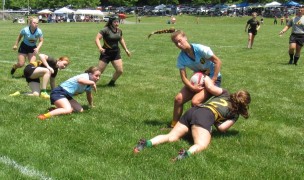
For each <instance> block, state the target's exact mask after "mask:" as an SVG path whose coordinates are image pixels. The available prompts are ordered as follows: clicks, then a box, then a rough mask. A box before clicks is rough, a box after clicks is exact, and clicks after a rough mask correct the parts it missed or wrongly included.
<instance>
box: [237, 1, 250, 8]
mask: <svg viewBox="0 0 304 180" xmlns="http://www.w3.org/2000/svg"><path fill="white" fill-rule="evenodd" d="M247 6H249V3H248V2H242V3H240V4H237V5H236V7H247Z"/></svg>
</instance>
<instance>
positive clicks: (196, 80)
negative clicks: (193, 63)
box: [190, 72, 205, 86]
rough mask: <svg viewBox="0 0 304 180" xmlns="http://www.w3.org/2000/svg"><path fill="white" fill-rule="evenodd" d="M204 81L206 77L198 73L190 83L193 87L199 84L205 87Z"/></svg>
mask: <svg viewBox="0 0 304 180" xmlns="http://www.w3.org/2000/svg"><path fill="white" fill-rule="evenodd" d="M204 80H205V75H204V74H203V73H202V72H196V73H194V74H193V75H192V77H191V78H190V82H191V84H192V85H193V86H194V85H197V84H201V85H202V86H203V84H204Z"/></svg>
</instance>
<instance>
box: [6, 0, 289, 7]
mask: <svg viewBox="0 0 304 180" xmlns="http://www.w3.org/2000/svg"><path fill="white" fill-rule="evenodd" d="M243 1H247V2H248V3H269V2H272V1H273V0H47V1H45V0H1V7H3V3H4V8H5V9H22V8H24V9H27V8H28V7H30V8H31V9H45V8H49V9H54V8H61V7H66V6H70V7H71V8H73V9H80V8H96V7H98V6H109V5H113V6H143V5H159V4H172V5H178V4H191V5H207V4H219V3H220V4H238V3H241V2H243ZM278 2H280V3H285V2H288V0H281V1H280V0H279V1H278Z"/></svg>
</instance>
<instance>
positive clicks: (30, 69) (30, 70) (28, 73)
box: [23, 64, 40, 83]
mask: <svg viewBox="0 0 304 180" xmlns="http://www.w3.org/2000/svg"><path fill="white" fill-rule="evenodd" d="M35 69H36V67H35V66H33V65H31V64H29V65H27V66H25V68H24V70H23V75H24V77H25V79H26V82H28V83H30V82H37V83H40V79H39V78H37V79H31V78H30V77H31V75H32V74H33V72H34V71H35Z"/></svg>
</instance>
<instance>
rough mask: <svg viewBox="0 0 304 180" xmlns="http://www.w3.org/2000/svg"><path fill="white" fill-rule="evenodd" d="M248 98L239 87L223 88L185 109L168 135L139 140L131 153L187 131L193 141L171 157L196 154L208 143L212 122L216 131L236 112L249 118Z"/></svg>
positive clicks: (226, 126) (229, 123) (227, 124)
mask: <svg viewBox="0 0 304 180" xmlns="http://www.w3.org/2000/svg"><path fill="white" fill-rule="evenodd" d="M250 101H251V98H250V94H249V93H248V92H247V91H244V90H239V91H237V92H236V93H233V94H229V93H228V91H227V90H223V93H222V94H221V95H220V96H215V97H213V98H212V99H211V100H209V101H208V102H206V103H204V104H202V105H200V106H195V107H192V108H191V109H189V110H188V111H187V112H186V113H185V114H184V115H183V116H182V117H181V118H180V120H179V121H178V122H177V124H176V125H175V126H174V128H173V129H172V130H171V131H170V132H169V133H168V134H164V135H158V136H156V137H154V138H152V139H150V140H145V139H141V140H139V142H138V144H137V146H136V147H135V148H134V153H139V152H140V151H142V150H143V149H144V148H145V147H152V146H156V145H159V144H162V143H166V142H175V141H178V140H179V139H180V138H181V137H183V136H184V135H185V134H186V133H188V132H191V134H192V137H193V141H194V144H193V145H192V146H191V147H190V148H189V149H188V150H185V149H181V150H180V152H179V153H178V156H177V157H175V158H174V159H173V160H181V159H184V158H186V157H189V156H191V155H193V154H196V153H199V152H201V151H202V150H204V149H206V148H207V147H208V145H209V144H210V141H211V129H212V125H215V127H216V128H217V130H218V131H220V132H226V131H227V130H228V129H229V128H230V127H231V126H232V125H233V124H234V123H235V122H236V121H237V119H238V118H239V115H241V116H243V117H244V118H245V119H247V118H248V117H249V114H248V108H249V106H248V105H249V103H250Z"/></svg>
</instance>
